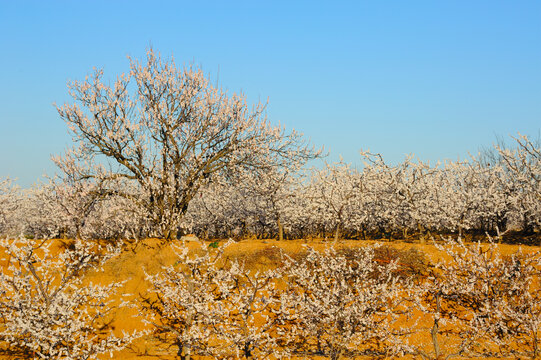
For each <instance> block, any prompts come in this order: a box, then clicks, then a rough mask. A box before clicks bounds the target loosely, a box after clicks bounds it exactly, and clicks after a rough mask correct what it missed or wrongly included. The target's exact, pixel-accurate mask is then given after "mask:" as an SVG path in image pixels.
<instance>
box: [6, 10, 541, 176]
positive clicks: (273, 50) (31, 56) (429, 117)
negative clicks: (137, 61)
mask: <svg viewBox="0 0 541 360" xmlns="http://www.w3.org/2000/svg"><path fill="white" fill-rule="evenodd" d="M0 45H1V49H2V50H1V51H0V177H4V176H10V177H14V178H18V179H19V183H20V184H21V185H22V186H29V185H30V184H32V183H33V182H34V181H35V180H36V179H37V178H38V177H39V176H41V175H42V174H44V173H48V174H52V173H54V171H55V167H54V165H53V164H52V162H51V161H50V156H51V155H52V154H58V153H61V152H62V151H63V150H64V149H65V148H66V147H67V146H68V145H69V144H70V143H71V138H70V137H69V135H68V133H67V128H66V126H65V124H64V123H63V122H62V120H60V118H59V117H58V114H57V113H56V110H55V108H54V106H53V103H55V102H56V103H57V104H62V103H64V102H66V101H68V102H69V100H70V99H69V96H68V92H67V87H66V82H67V81H68V80H70V79H71V80H75V79H82V78H83V77H84V76H85V75H86V74H88V73H90V72H91V70H92V68H93V67H98V68H104V71H105V75H106V77H110V78H111V79H112V78H114V77H116V75H117V74H119V73H121V72H123V71H127V69H128V60H127V58H126V56H127V55H131V56H133V57H136V58H143V57H144V56H145V51H146V49H147V48H148V46H149V45H152V47H153V48H154V49H155V50H157V51H159V52H161V54H162V55H163V56H170V55H174V57H175V60H176V62H177V63H179V64H183V63H186V64H190V63H195V64H198V65H200V66H201V67H202V68H203V70H204V71H205V72H207V73H209V74H210V76H211V77H212V78H216V77H219V82H220V84H221V85H222V86H223V87H224V88H227V89H229V90H230V91H232V92H238V91H241V90H242V91H243V92H244V93H245V94H246V95H247V96H248V98H249V100H250V101H251V102H255V101H257V100H258V99H261V100H263V101H265V100H266V99H267V98H268V99H269V106H268V115H269V117H270V119H271V120H272V121H274V122H276V123H278V122H280V123H281V124H283V125H284V126H286V128H290V129H291V128H295V129H296V130H299V131H301V132H303V133H304V134H305V135H306V136H308V137H310V139H311V140H312V142H313V143H314V144H315V145H317V146H322V145H325V148H326V149H327V150H328V151H330V154H331V155H330V156H329V158H328V159H327V160H328V161H333V160H336V159H337V158H338V156H339V155H342V156H343V158H344V160H345V161H348V162H352V163H359V155H358V153H359V150H360V149H361V148H363V149H368V148H369V149H370V150H371V151H373V152H380V153H382V154H383V156H384V158H385V159H387V160H389V161H391V162H397V161H400V160H402V159H403V158H404V155H405V154H408V153H414V154H415V155H416V156H417V157H419V158H420V159H422V160H431V161H436V160H438V159H456V158H458V157H460V158H464V157H466V156H467V154H468V152H477V150H478V149H479V147H481V146H489V145H490V144H491V143H492V142H494V140H495V137H496V136H502V137H507V136H508V135H512V134H516V133H517V132H521V133H523V134H531V135H534V136H537V135H538V134H539V129H540V128H541V1H415V0H413V1H351V2H347V1H332V2H331V1H328V2H318V1H265V2H263V1H153V2H148V1H133V0H132V1H121V0H117V1H34V2H32V1H7V0H0Z"/></svg>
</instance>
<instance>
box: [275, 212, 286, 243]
mask: <svg viewBox="0 0 541 360" xmlns="http://www.w3.org/2000/svg"><path fill="white" fill-rule="evenodd" d="M276 225H278V241H282V240H284V226H283V225H282V222H281V221H280V216H278V218H276Z"/></svg>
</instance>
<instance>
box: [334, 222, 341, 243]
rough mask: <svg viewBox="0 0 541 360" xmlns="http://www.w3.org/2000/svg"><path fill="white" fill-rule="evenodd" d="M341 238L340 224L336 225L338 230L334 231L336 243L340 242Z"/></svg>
mask: <svg viewBox="0 0 541 360" xmlns="http://www.w3.org/2000/svg"><path fill="white" fill-rule="evenodd" d="M339 237H340V223H338V224H336V230H335V231H334V241H338V238H339Z"/></svg>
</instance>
